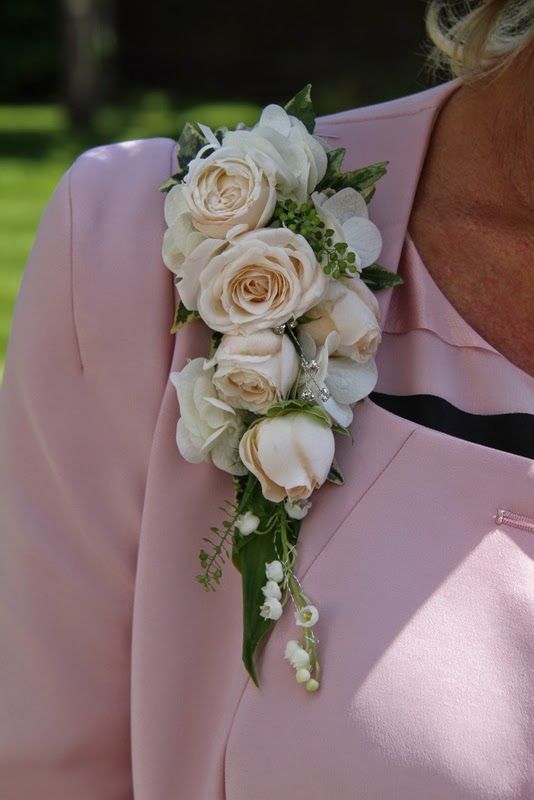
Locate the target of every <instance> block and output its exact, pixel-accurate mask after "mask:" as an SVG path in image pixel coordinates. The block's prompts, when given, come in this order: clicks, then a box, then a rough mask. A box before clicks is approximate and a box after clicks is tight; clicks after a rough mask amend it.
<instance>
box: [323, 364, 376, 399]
mask: <svg viewBox="0 0 534 800" xmlns="http://www.w3.org/2000/svg"><path fill="white" fill-rule="evenodd" d="M377 380H378V370H377V367H376V362H375V360H374V358H372V357H371V358H369V359H368V360H367V361H365V362H363V363H361V362H358V361H354V360H353V359H352V358H331V359H330V361H329V362H328V377H327V380H326V385H327V386H328V388H329V389H330V392H331V395H332V398H333V399H334V400H336V401H337V402H338V403H340V404H342V405H354V403H357V402H358V400H361V399H362V398H364V397H367V395H368V394H370V393H371V392H372V391H373V389H374V387H375V385H376V382H377Z"/></svg>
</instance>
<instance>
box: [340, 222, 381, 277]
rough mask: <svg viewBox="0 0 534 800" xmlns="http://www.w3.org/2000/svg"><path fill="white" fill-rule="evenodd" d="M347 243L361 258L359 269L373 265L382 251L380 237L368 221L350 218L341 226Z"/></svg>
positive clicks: (378, 232)
mask: <svg viewBox="0 0 534 800" xmlns="http://www.w3.org/2000/svg"><path fill="white" fill-rule="evenodd" d="M343 233H344V235H345V239H346V241H347V243H348V244H349V245H350V247H352V248H353V249H354V250H355V251H356V252H357V253H358V255H359V256H360V258H361V264H360V266H361V268H362V269H363V268H364V267H368V266H369V264H373V263H374V262H375V261H376V259H377V258H378V256H379V255H380V251H381V250H382V236H381V234H380V231H379V230H378V228H377V227H376V225H375V224H374V222H371V220H370V219H364V218H363V217H351V219H348V220H347V221H346V222H345V223H344V224H343Z"/></svg>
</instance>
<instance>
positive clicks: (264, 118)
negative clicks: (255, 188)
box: [223, 103, 328, 203]
mask: <svg viewBox="0 0 534 800" xmlns="http://www.w3.org/2000/svg"><path fill="white" fill-rule="evenodd" d="M223 144H229V145H232V146H233V147H235V148H237V149H239V150H241V151H242V152H247V151H248V150H249V149H250V148H253V149H254V150H256V151H261V152H263V153H265V155H266V156H268V157H269V159H270V160H271V161H273V162H274V163H275V164H276V168H277V189H278V191H279V193H280V195H281V196H283V197H291V198H292V199H294V200H295V201H297V202H300V203H304V202H306V200H307V199H308V195H309V194H310V192H311V191H312V190H313V189H314V188H315V187H316V186H317V184H318V183H319V182H320V181H321V180H322V179H323V177H324V175H325V173H326V168H327V166H328V160H327V155H326V153H327V149H328V146H327V145H326V143H325V142H323V140H322V139H321V138H320V137H318V136H314V135H313V134H311V133H309V131H308V130H307V128H306V126H305V125H304V123H303V122H302V121H301V120H300V119H298V118H297V117H295V116H293V115H292V114H288V113H287V111H286V110H285V109H284V108H282V106H279V105H276V104H275V103H271V104H269V105H267V106H265V108H264V109H263V111H262V113H261V116H260V119H259V120H258V122H257V123H256V125H254V126H253V127H252V128H251V129H250V130H236V131H227V132H226V133H225V135H224V137H223Z"/></svg>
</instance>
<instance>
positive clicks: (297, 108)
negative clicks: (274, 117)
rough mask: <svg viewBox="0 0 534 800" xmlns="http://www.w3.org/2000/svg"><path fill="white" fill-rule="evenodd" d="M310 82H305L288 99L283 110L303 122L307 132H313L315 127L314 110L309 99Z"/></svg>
mask: <svg viewBox="0 0 534 800" xmlns="http://www.w3.org/2000/svg"><path fill="white" fill-rule="evenodd" d="M311 87H312V85H311V83H307V84H306V86H305V87H304V89H301V90H300V92H298V93H297V94H296V95H295V96H294V97H292V98H291V100H289V101H288V102H287V103H286V104H285V106H284V110H285V111H286V112H287V113H288V114H292V115H293V116H294V117H297V119H300V121H301V122H303V123H304V125H305V126H306V129H307V131H308V133H313V131H314V128H315V112H314V110H313V103H312V99H311Z"/></svg>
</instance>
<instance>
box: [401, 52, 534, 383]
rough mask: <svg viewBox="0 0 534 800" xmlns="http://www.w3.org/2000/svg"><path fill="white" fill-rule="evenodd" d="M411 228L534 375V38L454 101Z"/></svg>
mask: <svg viewBox="0 0 534 800" xmlns="http://www.w3.org/2000/svg"><path fill="white" fill-rule="evenodd" d="M408 227H409V230H410V234H411V235H412V238H413V240H414V242H415V244H416V247H417V248H418V250H419V252H420V254H421V257H422V259H423V261H424V263H425V265H426V267H427V269H428V271H429V273H430V274H431V275H432V277H433V279H434V281H435V282H436V284H437V285H438V287H439V288H440V290H441V291H442V292H443V294H444V295H445V296H446V297H447V299H448V300H449V301H450V302H451V304H452V305H453V306H454V307H455V308H456V309H457V311H458V312H459V313H460V314H461V315H462V317H463V318H464V319H465V320H466V321H467V322H468V323H469V325H471V327H472V328H474V329H475V331H477V333H479V334H480V336H482V337H483V338H484V339H485V340H486V341H487V342H489V343H490V344H491V345H492V346H493V347H495V349H496V350H498V351H499V352H500V353H502V355H503V356H504V357H505V358H507V359H508V360H509V361H511V362H512V363H513V364H515V365H516V366H518V367H519V368H520V369H522V370H524V371H525V372H526V373H528V374H529V375H531V376H533V377H534V44H532V45H530V46H529V48H528V49H527V50H525V51H523V52H521V53H519V54H518V55H517V56H516V57H515V59H514V60H513V61H512V62H511V64H510V65H509V66H508V67H507V68H506V69H502V68H501V69H500V70H499V71H498V73H497V74H494V75H487V76H485V77H484V78H482V79H480V80H479V81H477V82H475V83H473V84H471V85H462V86H461V87H460V88H459V89H457V90H456V91H455V92H454V93H453V94H452V95H451V96H450V97H449V99H448V100H447V101H446V103H445V105H444V106H443V108H442V110H441V112H440V114H439V117H438V119H437V120H436V125H435V127H434V130H433V134H432V138H431V142H430V146H429V149H428V151H427V156H426V159H425V163H424V167H423V171H422V174H421V178H420V183H419V186H418V191H417V194H416V197H415V202H414V206H413V209H412V214H411V218H410V223H409V226H408ZM504 388H505V387H503V390H504Z"/></svg>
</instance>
